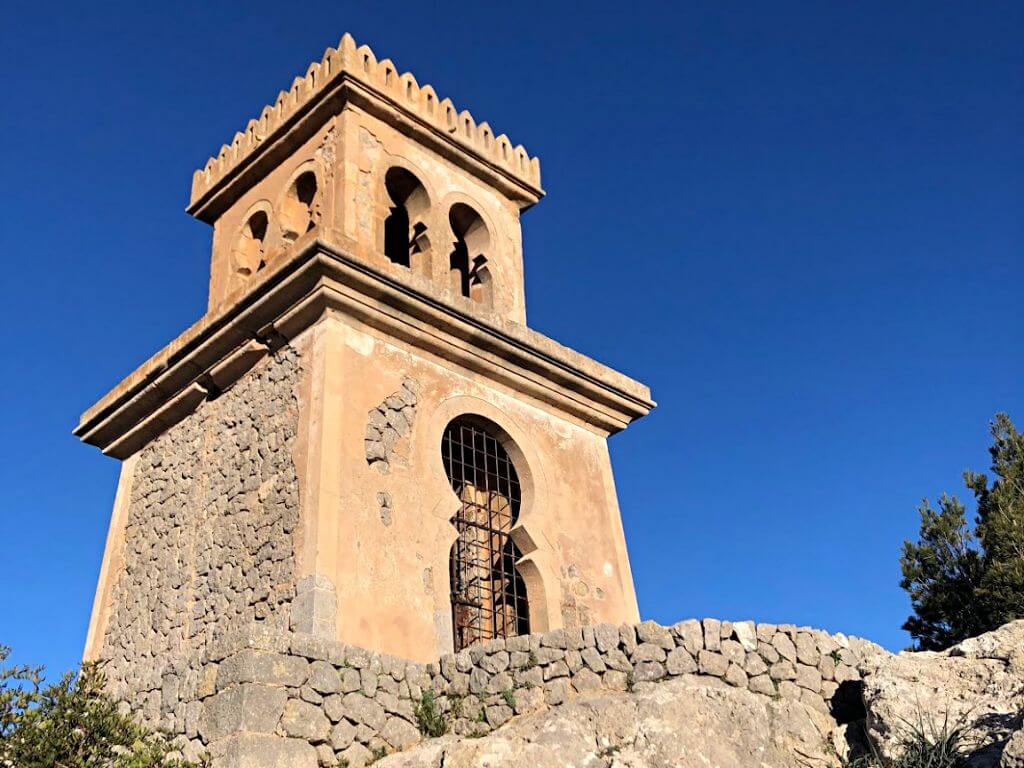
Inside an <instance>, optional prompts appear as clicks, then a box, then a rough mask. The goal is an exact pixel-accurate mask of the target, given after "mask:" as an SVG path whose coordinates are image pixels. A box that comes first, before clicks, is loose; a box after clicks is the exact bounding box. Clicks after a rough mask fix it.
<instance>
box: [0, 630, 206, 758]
mask: <svg viewBox="0 0 1024 768" xmlns="http://www.w3.org/2000/svg"><path fill="white" fill-rule="evenodd" d="M9 653H10V649H9V648H6V647H4V646H0V766H18V768H158V767H160V766H171V767H172V768H187V767H188V766H191V765H192V764H191V763H187V762H185V761H183V760H177V759H173V757H172V755H173V752H174V750H173V747H172V745H171V744H170V742H168V740H167V739H166V737H165V736H163V735H162V734H159V733H154V732H152V731H150V730H148V729H146V728H144V727H143V726H141V725H139V724H138V723H137V722H135V720H134V719H132V717H131V715H130V714H128V713H126V712H124V711H122V709H121V707H119V705H118V704H117V702H115V701H114V700H113V699H111V698H110V697H109V696H108V695H107V694H106V693H105V691H104V679H103V672H102V670H101V669H100V667H99V666H98V665H96V664H85V665H83V666H82V669H81V670H80V671H79V672H78V673H77V674H76V673H73V672H68V673H67V674H65V675H64V676H63V677H62V678H61V680H60V682H58V683H55V684H52V685H48V686H44V685H43V682H42V668H40V667H28V666H5V662H6V660H7V657H8V655H9Z"/></svg>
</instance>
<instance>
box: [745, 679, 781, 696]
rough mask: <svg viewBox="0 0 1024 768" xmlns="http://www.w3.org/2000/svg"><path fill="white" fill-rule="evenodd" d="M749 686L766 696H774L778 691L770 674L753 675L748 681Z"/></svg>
mask: <svg viewBox="0 0 1024 768" xmlns="http://www.w3.org/2000/svg"><path fill="white" fill-rule="evenodd" d="M747 687H748V688H749V689H750V690H751V691H753V692H754V693H761V694H764V695H765V696H774V695H775V694H776V693H777V691H776V690H775V683H774V682H773V681H772V679H771V677H769V676H768V675H757V676H756V677H751V678H750V679H749V680H748V681H747Z"/></svg>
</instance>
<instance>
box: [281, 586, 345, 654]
mask: <svg viewBox="0 0 1024 768" xmlns="http://www.w3.org/2000/svg"><path fill="white" fill-rule="evenodd" d="M337 610H338V596H337V593H336V592H335V589H334V583H333V582H332V581H331V580H330V579H329V578H327V577H326V576H323V575H321V574H314V575H312V576H307V577H306V578H304V579H300V580H299V581H298V583H297V584H296V585H295V598H294V599H293V600H292V608H291V628H292V631H294V632H304V633H306V634H310V635H314V636H316V637H322V638H327V639H331V638H333V637H335V622H336V619H337Z"/></svg>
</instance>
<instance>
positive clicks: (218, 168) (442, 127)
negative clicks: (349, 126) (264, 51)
mask: <svg viewBox="0 0 1024 768" xmlns="http://www.w3.org/2000/svg"><path fill="white" fill-rule="evenodd" d="M353 94H356V95H358V96H360V97H361V100H362V101H363V102H364V103H369V104H371V105H372V106H371V108H372V109H373V110H374V111H377V112H378V113H380V110H381V109H383V110H385V111H386V112H387V115H388V116H389V117H390V118H391V119H392V121H396V122H399V123H402V124H403V125H402V127H403V128H405V129H406V130H415V131H416V132H417V133H418V134H420V138H421V139H423V138H425V139H427V140H428V143H430V144H431V145H433V146H434V147H435V148H436V149H437V150H438V151H440V152H441V153H442V154H445V155H447V156H449V157H451V158H452V159H453V160H455V161H456V162H458V163H460V164H461V165H466V166H467V167H468V168H469V169H470V170H471V171H473V172H475V173H478V174H482V175H484V176H485V177H487V178H488V180H489V181H491V183H494V184H495V185H496V186H498V187H499V188H504V189H506V191H507V192H508V193H509V195H510V197H512V198H513V199H518V200H520V201H521V202H522V203H523V204H524V205H530V204H532V203H535V202H537V200H539V199H540V197H541V196H543V194H544V192H543V190H542V189H541V184H540V161H539V160H538V159H537V158H536V157H530V155H529V154H528V153H527V151H526V150H525V149H524V148H523V147H522V146H521V145H517V146H513V145H512V142H511V141H509V139H508V137H507V136H505V135H504V134H502V135H500V136H495V135H494V131H493V130H492V129H491V127H490V125H488V124H487V123H486V122H483V123H479V124H478V123H477V122H476V120H475V119H474V118H473V116H472V115H471V114H470V113H469V112H468V111H467V110H462V111H459V110H458V109H457V108H456V107H455V105H454V104H452V102H451V100H450V99H438V96H437V93H436V92H435V91H434V89H433V88H432V87H431V86H429V85H423V86H420V85H419V84H418V83H417V82H416V78H415V77H413V75H412V74H411V73H408V72H406V73H404V74H399V73H398V69H397V68H396V66H395V65H394V64H393V63H392V62H391V61H390V60H389V59H383V60H381V61H379V62H378V61H377V58H376V57H375V56H374V54H373V51H372V50H370V48H369V47H368V46H365V45H363V46H356V43H355V41H354V40H353V39H352V37H351V35H348V34H346V35H345V36H344V37H343V38H342V39H341V42H340V43H339V44H338V49H337V50H335V49H334V48H328V49H327V52H326V53H325V54H324V57H323V59H322V60H321V61H320V62H314V63H313V64H312V65H310V67H309V70H308V71H307V73H306V75H305V77H298V78H296V79H295V81H294V82H293V83H292V87H291V88H290V89H289V90H288V91H287V92H285V91H282V92H281V93H280V94H278V97H277V100H276V101H275V102H274V104H273V105H269V106H267V107H265V108H264V109H263V112H262V113H261V114H260V116H259V118H257V119H255V120H250V121H249V124H248V125H247V126H246V129H245V131H243V132H240V133H236V134H235V137H234V139H232V141H231V143H230V144H225V145H224V146H222V147H221V149H220V152H218V153H217V154H216V155H215V156H213V157H211V158H210V159H209V160H208V161H207V162H206V165H205V166H204V167H203V168H201V169H199V170H197V171H196V172H195V173H194V174H193V177H192V194H191V199H190V202H189V206H188V211H189V213H191V214H192V215H194V216H196V217H197V218H200V219H202V220H203V221H212V220H213V219H215V218H216V216H217V214H218V213H219V211H221V210H222V209H223V208H224V207H225V204H226V203H229V202H230V200H231V199H232V197H233V195H231V194H228V195H223V193H224V191H225V190H227V189H228V188H230V187H231V186H232V185H233V184H234V183H235V182H236V181H238V180H239V179H241V180H242V181H243V183H244V180H245V178H246V176H247V171H249V170H250V169H252V168H253V167H255V166H256V165H258V164H259V161H260V160H261V159H262V158H264V157H269V156H271V155H273V154H274V150H275V148H276V147H279V146H280V145H281V144H282V142H284V143H287V140H288V139H289V138H297V137H301V136H302V135H304V133H305V131H308V130H309V126H311V125H317V124H319V123H322V122H323V120H324V119H325V118H326V114H325V113H336V112H337V111H338V110H339V109H340V105H341V104H342V103H344V101H345V100H346V99H347V98H348V97H349V96H351V95H353Z"/></svg>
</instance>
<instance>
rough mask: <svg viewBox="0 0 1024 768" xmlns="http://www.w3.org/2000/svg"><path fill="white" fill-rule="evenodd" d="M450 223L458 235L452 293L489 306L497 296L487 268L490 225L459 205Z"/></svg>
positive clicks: (451, 261) (453, 256) (452, 264)
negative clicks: (491, 285)
mask: <svg viewBox="0 0 1024 768" xmlns="http://www.w3.org/2000/svg"><path fill="white" fill-rule="evenodd" d="M448 222H449V224H451V228H452V234H454V235H455V242H454V244H453V245H454V248H453V250H452V252H451V256H450V257H449V268H450V270H451V272H450V274H451V280H452V289H453V290H455V291H457V292H458V293H461V294H462V295H463V296H465V297H467V298H470V299H473V300H474V301H477V302H480V303H482V304H487V305H489V304H490V302H491V300H492V298H493V295H492V289H491V288H490V284H491V277H492V276H491V274H490V271H489V269H488V268H487V250H488V248H489V247H490V243H491V237H490V234H488V232H487V225H486V224H484V220H483V219H482V218H481V217H480V214H479V213H477V212H476V211H474V210H473V209H472V208H470V207H469V206H468V205H466V204H465V203H456V204H455V205H453V206H452V208H451V211H449V212H448Z"/></svg>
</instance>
